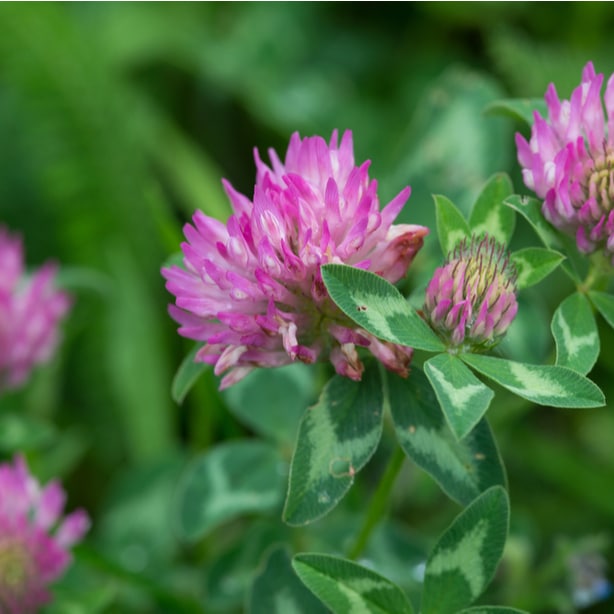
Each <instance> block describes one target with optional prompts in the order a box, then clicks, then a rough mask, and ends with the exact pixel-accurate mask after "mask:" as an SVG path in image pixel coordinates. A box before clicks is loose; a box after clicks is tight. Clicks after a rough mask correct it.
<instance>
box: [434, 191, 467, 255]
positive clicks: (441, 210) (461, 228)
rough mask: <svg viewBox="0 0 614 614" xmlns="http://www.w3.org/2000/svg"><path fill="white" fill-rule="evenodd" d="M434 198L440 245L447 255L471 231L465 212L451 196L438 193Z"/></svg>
mask: <svg viewBox="0 0 614 614" xmlns="http://www.w3.org/2000/svg"><path fill="white" fill-rule="evenodd" d="M433 199H434V200H435V219H436V224H437V236H438V237H439V245H440V246H441V251H442V252H443V255H444V256H447V255H448V253H449V252H451V251H452V250H453V249H454V248H455V247H456V246H457V245H458V244H459V243H460V242H461V241H462V240H463V239H465V238H467V237H469V236H470V235H471V231H470V230H469V224H468V223H467V221H466V220H465V218H464V217H463V214H462V213H461V212H460V210H459V209H458V208H457V207H456V205H455V204H454V203H453V202H452V201H451V200H450V199H449V198H446V197H445V196H441V195H439V194H436V195H435V196H433Z"/></svg>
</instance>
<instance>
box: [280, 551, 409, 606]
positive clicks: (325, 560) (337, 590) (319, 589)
mask: <svg viewBox="0 0 614 614" xmlns="http://www.w3.org/2000/svg"><path fill="white" fill-rule="evenodd" d="M292 566H293V567H294V570H295V571H296V573H297V574H298V576H299V578H300V579H301V580H302V581H303V582H304V584H305V585H306V586H307V587H308V588H309V589H310V590H311V591H312V592H313V593H314V594H315V595H316V596H317V597H318V598H319V599H320V600H321V601H322V602H323V603H325V604H326V605H327V606H328V607H329V608H330V609H331V610H332V611H333V612H334V613H335V614H358V613H361V614H412V613H413V608H412V606H411V604H410V603H409V601H408V599H407V597H406V596H405V594H404V593H403V591H401V589H400V588H399V587H398V586H396V585H395V584H393V583H392V582H390V580H388V579H386V578H384V577H383V576H380V575H379V574H377V573H375V572H374V571H371V570H370V569H367V568H366V567H362V566H361V565H358V564H357V563H354V562H353V561H348V560H347V559H342V558H339V557H335V556H330V555H327V554H311V553H304V554H297V555H296V556H295V557H294V559H293V561H292Z"/></svg>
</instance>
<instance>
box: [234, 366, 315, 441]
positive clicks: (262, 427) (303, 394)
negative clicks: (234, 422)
mask: <svg viewBox="0 0 614 614" xmlns="http://www.w3.org/2000/svg"><path fill="white" fill-rule="evenodd" d="M314 378H315V372H314V369H313V368H312V367H311V366H309V365H305V364H303V363H296V364H292V365H287V366H285V367H279V368H277V369H256V370H254V371H252V372H251V373H250V374H249V375H248V376H247V377H246V378H244V379H242V380H241V381H240V382H239V383H237V384H235V385H234V386H231V387H230V388H228V389H227V390H225V391H224V392H223V393H222V396H223V398H224V400H225V401H226V403H227V405H228V408H229V409H230V411H231V412H232V413H233V414H234V415H235V416H236V417H237V418H238V419H239V420H240V421H241V422H243V424H246V425H247V426H249V427H250V428H251V429H253V430H254V431H255V432H257V433H259V434H261V435H264V436H266V437H271V438H272V439H274V440H276V441H278V442H280V443H282V444H288V445H293V444H294V441H295V439H296V431H297V429H298V424H299V422H300V419H301V417H302V415H303V414H304V412H305V409H306V408H307V406H308V405H309V404H310V403H312V402H313V401H314V400H315V398H316V390H315V381H314Z"/></svg>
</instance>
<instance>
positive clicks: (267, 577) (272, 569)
mask: <svg viewBox="0 0 614 614" xmlns="http://www.w3.org/2000/svg"><path fill="white" fill-rule="evenodd" d="M247 603H248V607H247V614H326V612H328V610H327V609H326V608H325V607H324V606H323V605H322V603H320V601H318V599H316V598H315V597H314V596H313V594H312V593H311V592H310V591H309V590H308V589H307V588H306V587H305V585H304V584H303V583H302V582H301V581H300V580H299V579H298V578H297V577H296V574H295V573H294V570H293V569H292V561H291V559H290V555H289V554H288V551H287V550H286V547H285V546H277V547H276V548H273V549H272V550H271V552H269V553H268V556H267V559H266V562H265V564H264V567H263V568H262V569H261V570H260V571H259V573H258V575H256V577H255V578H254V581H253V583H252V586H251V590H250V593H249V596H248V599H247Z"/></svg>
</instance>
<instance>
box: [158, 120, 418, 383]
mask: <svg viewBox="0 0 614 614" xmlns="http://www.w3.org/2000/svg"><path fill="white" fill-rule="evenodd" d="M269 157H270V159H271V167H269V166H267V165H266V164H265V163H264V162H263V161H262V160H261V159H260V157H259V155H258V152H257V151H256V152H255V161H256V170H257V174H256V186H255V188H254V196H253V200H250V199H249V198H247V197H246V196H244V195H242V194H240V193H238V192H237V191H235V190H234V188H233V187H232V186H231V185H230V184H229V183H228V182H224V187H225V189H226V192H227V194H228V196H229V198H230V201H231V203H232V207H233V210H234V214H233V215H231V216H230V219H229V220H228V222H227V224H226V225H224V224H223V223H222V222H219V221H217V220H215V219H212V218H210V217H207V216H206V215H204V214H203V213H202V212H200V211H197V212H196V213H195V215H194V218H193V223H194V225H190V224H187V225H186V226H185V228H184V232H185V236H186V238H187V240H188V242H187V243H183V244H182V250H183V255H184V265H185V268H180V267H178V266H172V267H170V268H166V269H163V270H162V274H163V275H164V277H165V278H166V279H167V284H166V287H167V289H168V291H169V292H171V293H172V294H174V295H175V296H176V305H171V306H170V313H171V315H172V316H173V318H175V320H177V322H179V324H180V325H181V327H180V328H179V332H180V334H182V335H183V336H185V337H189V338H191V339H195V340H197V341H204V342H205V345H204V346H203V348H202V349H201V350H200V351H199V352H198V354H197V356H196V360H197V361H202V362H206V363H210V364H214V365H215V373H216V374H218V375H219V374H221V373H224V372H226V371H227V372H228V373H227V374H226V376H225V377H224V378H223V380H222V382H221V386H220V387H221V388H225V387H227V386H230V385H232V384H234V383H236V382H237V381H239V380H240V379H241V378H242V377H244V376H245V375H246V374H247V373H248V372H249V371H251V370H252V369H253V368H254V367H257V366H264V367H274V366H279V365H284V364H288V363H290V362H293V361H295V360H301V361H303V362H306V363H312V362H314V361H316V360H318V359H329V360H330V361H331V362H332V364H333V365H334V367H335V369H336V371H337V372H338V373H340V374H341V375H344V376H347V377H350V378H352V379H360V377H361V374H362V371H363V365H362V363H361V361H360V359H359V357H358V353H357V350H356V347H357V346H363V347H366V348H368V349H369V350H370V351H371V353H372V354H373V355H375V356H376V357H377V358H378V359H379V360H380V361H382V363H383V364H384V365H385V366H386V367H388V368H389V369H391V370H393V371H396V372H398V373H400V374H402V375H406V374H407V366H408V364H409V362H410V360H411V356H412V350H411V348H407V347H401V346H395V345H393V344H391V343H388V342H383V341H379V340H377V339H376V338H375V337H373V336H372V335H371V334H369V333H367V332H366V331H364V330H362V329H359V328H356V325H355V324H354V323H352V321H351V320H349V318H347V317H346V316H345V315H344V314H343V313H342V312H341V311H340V310H339V309H338V308H337V307H336V305H335V304H334V303H333V302H332V300H331V299H330V298H329V296H328V293H327V291H326V287H325V286H324V283H323V282H322V277H321V273H320V266H321V265H322V264H326V263H330V262H332V263H343V264H348V265H353V266H356V267H359V268H362V269H365V270H368V271H372V272H374V273H377V274H378V275H381V276H382V277H384V278H385V279H387V280H388V281H390V282H396V281H398V280H399V279H401V278H402V277H403V276H404V275H405V273H406V271H407V268H408V267H409V265H410V264H411V262H412V260H413V258H414V256H415V254H416V252H417V251H418V250H419V249H420V247H421V246H422V243H423V239H424V236H425V235H426V234H427V232H428V229H426V228H424V227H422V226H416V225H411V224H400V225H393V224H392V222H393V221H394V219H395V218H396V217H397V215H398V214H399V212H400V211H401V209H402V208H403V206H404V204H405V202H406V201H407V199H408V198H409V194H410V188H409V187H406V188H405V189H404V190H402V191H401V192H400V193H399V194H398V195H397V196H396V197H395V198H394V199H393V200H392V201H391V202H390V203H389V204H388V205H387V206H386V207H384V209H383V210H382V211H380V208H379V200H378V197H377V182H376V181H375V180H373V181H370V180H369V175H368V168H369V162H365V163H363V164H362V165H361V166H359V167H356V166H355V165H354V152H353V144H352V134H351V132H349V131H347V132H345V134H344V135H343V138H342V139H341V143H340V144H337V132H336V131H335V132H333V136H332V138H331V142H330V145H328V144H327V143H326V141H325V140H324V139H323V138H321V137H318V136H315V137H310V138H304V139H301V138H300V137H299V135H298V133H295V134H293V135H292V138H291V140H290V145H289V147H288V151H287V154H286V159H285V161H284V162H283V163H282V162H281V160H280V159H279V158H278V157H277V154H276V153H275V152H274V151H272V150H270V151H269Z"/></svg>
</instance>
